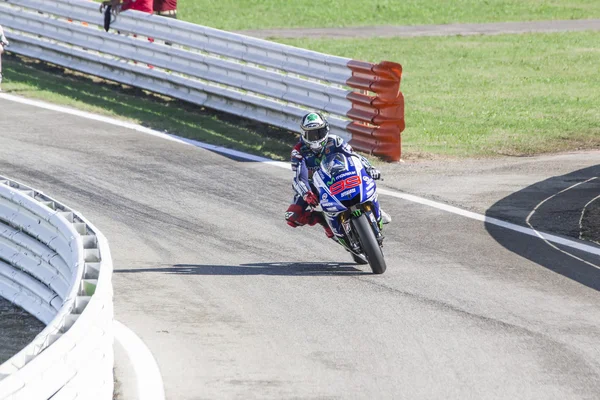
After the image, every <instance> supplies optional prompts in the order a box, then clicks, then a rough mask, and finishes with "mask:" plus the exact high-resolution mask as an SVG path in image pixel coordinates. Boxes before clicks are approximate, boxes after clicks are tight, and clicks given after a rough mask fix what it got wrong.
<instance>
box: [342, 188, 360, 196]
mask: <svg viewBox="0 0 600 400" xmlns="http://www.w3.org/2000/svg"><path fill="white" fill-rule="evenodd" d="M352 193H356V189H350V190H346V191H345V192H342V194H341V196H342V197H348V196H350V195H351V194H352Z"/></svg>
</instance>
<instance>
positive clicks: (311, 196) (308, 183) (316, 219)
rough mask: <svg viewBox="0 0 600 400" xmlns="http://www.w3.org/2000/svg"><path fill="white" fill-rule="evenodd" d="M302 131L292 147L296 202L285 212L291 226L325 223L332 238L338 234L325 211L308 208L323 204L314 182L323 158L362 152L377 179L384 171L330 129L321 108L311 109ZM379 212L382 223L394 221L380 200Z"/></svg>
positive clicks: (374, 177) (377, 208) (372, 175)
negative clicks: (330, 224) (380, 170)
mask: <svg viewBox="0 0 600 400" xmlns="http://www.w3.org/2000/svg"><path fill="white" fill-rule="evenodd" d="M300 128H301V135H300V139H299V141H298V143H297V144H296V145H295V146H294V148H293V149H292V154H291V162H292V171H293V173H294V177H293V180H292V187H293V189H294V191H295V192H296V193H295V195H294V200H293V202H292V204H290V206H289V207H288V209H287V211H286V213H285V219H286V222H287V224H288V225H289V226H291V227H293V228H295V227H297V226H302V225H306V224H308V225H309V226H313V225H316V224H317V223H318V224H320V225H322V226H323V228H324V229H325V234H326V235H327V237H328V238H330V239H331V238H334V234H333V232H332V231H331V228H330V227H329V225H327V222H325V219H324V217H323V215H322V214H321V213H320V212H314V211H312V209H308V210H307V208H308V206H309V205H310V206H316V205H318V204H319V198H318V196H317V195H316V194H315V189H314V187H313V185H312V175H313V173H314V172H315V171H316V170H318V169H319V166H320V164H321V160H322V158H323V157H324V156H325V155H329V154H331V153H344V154H345V155H347V156H350V155H355V156H358V157H359V158H360V160H361V162H362V164H363V166H364V168H365V170H366V171H367V173H368V174H369V175H370V176H371V178H373V179H374V180H377V179H380V178H381V173H380V172H379V170H377V169H376V168H375V167H373V166H372V165H371V163H370V162H369V160H367V159H366V158H365V157H363V156H361V155H359V154H356V153H355V152H354V151H353V150H352V147H350V145H349V144H348V143H346V142H345V141H344V139H342V138H341V137H339V136H336V135H332V134H330V133H329V123H328V122H327V120H326V119H325V117H324V116H323V115H322V114H321V113H319V112H310V113H308V114H306V115H304V116H303V117H302V121H301V123H300ZM374 205H375V215H376V217H377V219H378V221H380V223H383V224H387V223H389V222H391V218H390V216H389V215H388V214H387V213H385V212H384V211H383V210H381V208H380V207H379V202H378V201H377V200H376V201H375V202H374Z"/></svg>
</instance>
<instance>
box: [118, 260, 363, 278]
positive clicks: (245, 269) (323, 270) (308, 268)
mask: <svg viewBox="0 0 600 400" xmlns="http://www.w3.org/2000/svg"><path fill="white" fill-rule="evenodd" d="M355 265H356V264H353V263H334V262H314V263H296V262H277V263H252V264H240V265H199V264H176V265H173V266H172V267H164V268H140V269H116V270H115V271H114V272H115V273H139V272H163V273H167V274H178V275H285V276H335V275H371V271H370V270H368V271H362V270H360V269H357V268H355V267H354V266H355Z"/></svg>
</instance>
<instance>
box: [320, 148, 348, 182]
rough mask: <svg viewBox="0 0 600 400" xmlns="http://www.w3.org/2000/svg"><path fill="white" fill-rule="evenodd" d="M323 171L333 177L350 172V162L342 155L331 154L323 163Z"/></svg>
mask: <svg viewBox="0 0 600 400" xmlns="http://www.w3.org/2000/svg"><path fill="white" fill-rule="evenodd" d="M321 169H322V170H323V171H324V172H325V173H326V174H327V175H329V176H331V177H333V176H336V175H338V174H341V173H344V172H346V171H348V160H347V159H346V156H344V155H343V154H341V153H334V154H330V155H329V156H327V157H325V158H324V159H323V161H321Z"/></svg>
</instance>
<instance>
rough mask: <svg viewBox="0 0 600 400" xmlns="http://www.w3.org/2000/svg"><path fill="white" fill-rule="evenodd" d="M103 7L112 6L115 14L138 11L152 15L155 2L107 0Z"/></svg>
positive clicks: (145, 0)
mask: <svg viewBox="0 0 600 400" xmlns="http://www.w3.org/2000/svg"><path fill="white" fill-rule="evenodd" d="M102 6H103V7H106V6H111V7H112V8H113V12H116V13H119V12H121V11H125V10H137V11H142V12H147V13H150V14H152V13H153V12H154V7H153V0H107V1H103V2H102Z"/></svg>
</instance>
